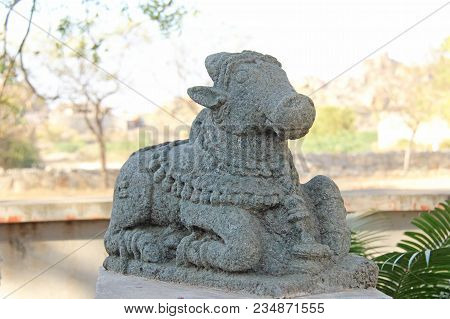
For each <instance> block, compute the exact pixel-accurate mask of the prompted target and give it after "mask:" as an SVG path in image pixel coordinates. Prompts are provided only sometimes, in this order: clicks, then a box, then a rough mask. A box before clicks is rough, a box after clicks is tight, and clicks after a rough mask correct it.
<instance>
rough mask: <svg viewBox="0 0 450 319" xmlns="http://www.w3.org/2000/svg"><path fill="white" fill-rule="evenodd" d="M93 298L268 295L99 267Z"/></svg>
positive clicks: (352, 295) (364, 294)
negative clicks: (172, 280)
mask: <svg viewBox="0 0 450 319" xmlns="http://www.w3.org/2000/svg"><path fill="white" fill-rule="evenodd" d="M95 298H96V299H260V298H271V296H261V295H254V294H249V293H246V292H243V291H226V290H223V289H218V288H209V287H202V286H198V285H196V286H190V285H188V284H185V283H183V284H179V283H172V282H165V281H160V280H154V279H146V278H142V277H137V276H133V275H122V274H119V273H116V272H112V271H107V270H105V269H104V268H103V267H101V268H100V269H99V274H98V279H97V285H96V294H95ZM294 298H298V299H390V297H389V296H387V295H385V294H383V293H382V292H380V291H378V290H376V289H375V288H368V289H345V290H341V291H336V292H328V293H324V294H316V295H303V296H294Z"/></svg>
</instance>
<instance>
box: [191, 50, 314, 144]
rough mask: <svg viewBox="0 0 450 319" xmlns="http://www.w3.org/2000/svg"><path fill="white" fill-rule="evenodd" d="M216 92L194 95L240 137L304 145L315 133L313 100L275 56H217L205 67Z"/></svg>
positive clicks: (207, 90) (250, 53)
mask: <svg viewBox="0 0 450 319" xmlns="http://www.w3.org/2000/svg"><path fill="white" fill-rule="evenodd" d="M205 65H206V69H207V70H208V73H209V75H210V77H211V78H212V80H213V81H214V86H213V87H207V86H196V87H192V88H190V89H188V94H189V96H190V97H191V98H192V99H193V100H194V101H195V102H197V103H199V104H201V105H203V106H205V107H207V108H209V109H210V110H211V112H212V116H213V119H214V121H215V123H216V124H217V125H220V126H221V127H222V128H224V129H226V130H229V131H232V133H235V134H247V133H251V132H255V131H258V132H261V131H272V132H274V133H276V134H277V135H278V136H279V137H280V138H281V139H283V140H285V139H298V138H300V137H303V136H305V135H306V134H307V133H308V130H309V129H310V128H311V126H312V124H313V122H314V118H315V109H314V104H313V102H312V100H311V99H310V98H309V97H307V96H305V95H302V94H298V93H297V92H296V91H295V90H294V88H293V87H292V85H291V84H290V83H289V80H288V78H287V76H286V73H285V72H284V71H283V69H282V68H281V64H280V63H279V62H278V61H277V60H276V59H275V58H274V57H272V56H269V55H263V54H260V53H257V52H253V51H243V52H242V53H225V52H222V53H216V54H213V55H210V56H208V57H207V58H206V61H205Z"/></svg>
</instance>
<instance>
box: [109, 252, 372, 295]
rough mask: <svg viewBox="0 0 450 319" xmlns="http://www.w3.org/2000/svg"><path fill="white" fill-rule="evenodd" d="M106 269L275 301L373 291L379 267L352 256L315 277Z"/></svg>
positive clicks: (127, 264)
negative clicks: (356, 290)
mask: <svg viewBox="0 0 450 319" xmlns="http://www.w3.org/2000/svg"><path fill="white" fill-rule="evenodd" d="M103 266H104V267H105V269H107V270H111V271H115V272H117V273H122V274H124V275H135V276H138V277H144V278H148V279H156V280H159V281H164V282H173V283H182V284H186V285H188V286H195V287H198V286H203V287H211V288H216V289H223V290H224V291H232V292H243V293H246V294H250V295H258V296H263V297H264V296H267V297H275V298H292V297H298V296H301V295H311V294H320V293H328V292H332V291H341V290H344V289H349V288H356V289H367V288H373V287H375V286H376V282H377V275H378V267H377V266H376V265H375V264H374V263H373V262H372V261H370V260H368V259H366V258H363V257H360V256H356V255H352V254H349V255H347V256H346V257H344V258H343V259H342V260H341V261H340V262H339V263H338V264H335V265H330V266H329V267H328V268H327V269H326V270H324V271H322V272H320V273H318V274H315V275H311V274H307V273H303V274H302V273H299V274H289V275H282V276H273V275H264V274H257V273H251V272H248V273H237V272H236V273H227V272H223V271H217V270H211V269H205V268H196V267H180V266H177V265H176V264H175V263H174V262H173V263H166V264H158V263H148V262H143V261H140V260H135V259H125V258H120V257H116V256H109V257H107V258H106V259H105V262H104V263H103Z"/></svg>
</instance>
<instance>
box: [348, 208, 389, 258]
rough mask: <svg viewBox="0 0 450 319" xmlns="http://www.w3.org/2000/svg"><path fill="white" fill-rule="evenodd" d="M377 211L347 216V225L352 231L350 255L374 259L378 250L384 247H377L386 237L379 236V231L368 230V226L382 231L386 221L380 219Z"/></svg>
mask: <svg viewBox="0 0 450 319" xmlns="http://www.w3.org/2000/svg"><path fill="white" fill-rule="evenodd" d="M375 213H376V211H369V212H366V213H362V214H359V213H353V214H349V215H347V223H348V225H349V227H350V229H351V243H350V253H353V254H356V255H359V256H363V257H366V258H373V257H374V256H375V255H376V253H377V250H378V249H380V248H383V246H375V245H374V244H375V243H376V242H379V241H380V240H381V239H383V238H384V236H382V235H379V232H378V231H371V230H367V229H366V228H367V227H368V226H370V227H376V226H378V228H380V229H382V228H383V224H384V222H385V221H384V219H382V218H380V217H378V216H377V215H376V214H375Z"/></svg>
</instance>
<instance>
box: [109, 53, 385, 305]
mask: <svg viewBox="0 0 450 319" xmlns="http://www.w3.org/2000/svg"><path fill="white" fill-rule="evenodd" d="M205 65H206V69H207V71H208V73H209V75H210V77H211V79H212V80H213V82H214V85H213V86H212V87H207V86H197V87H193V88H190V89H188V94H189V96H190V97H191V98H192V99H193V100H194V101H195V102H197V103H199V104H201V105H202V106H204V109H203V110H202V111H201V112H200V113H199V114H198V115H197V117H196V119H195V120H194V122H193V123H192V128H191V132H190V136H189V139H187V140H180V141H173V142H167V143H164V144H159V145H153V146H148V147H145V148H142V149H140V150H138V151H137V152H135V153H133V154H132V155H131V156H130V158H129V159H128V160H127V162H126V163H125V164H124V165H123V167H122V169H121V170H120V173H119V176H118V178H117V180H116V186H115V189H114V199H113V207H112V214H111V221H110V225H109V228H108V231H107V233H106V235H105V247H106V250H107V252H108V254H109V257H108V258H107V259H106V260H105V262H104V267H105V268H106V269H108V270H113V271H116V272H119V273H123V274H133V275H137V276H142V277H147V278H154V279H158V280H163V281H171V282H178V283H188V284H189V285H194V286H195V285H201V286H209V287H218V288H222V289H228V290H235V291H245V292H247V293H250V294H258V295H268V296H274V297H286V296H294V295H297V296H298V295H302V294H310V293H321V292H328V291H336V290H340V289H348V288H362V289H365V288H370V287H375V285H376V281H377V267H376V265H375V264H373V263H372V262H371V261H369V260H366V259H364V258H362V257H358V256H353V255H349V253H348V252H349V247H350V230H349V228H348V226H347V224H346V220H345V216H346V213H347V212H346V210H345V207H344V203H343V200H342V197H341V194H340V192H339V189H338V187H337V186H336V184H335V183H334V182H333V181H332V180H331V179H330V178H328V177H325V176H316V177H314V178H312V179H311V180H310V181H309V182H307V183H306V184H300V182H299V176H298V173H297V170H296V168H295V166H294V163H293V159H292V154H291V152H290V150H289V147H288V143H287V141H288V140H289V139H298V138H301V137H303V136H305V135H306V134H307V133H308V130H309V129H310V128H311V126H312V125H313V122H314V118H315V108H314V104H313V102H312V100H311V99H310V98H308V97H307V96H305V95H302V94H299V93H297V92H296V91H295V90H294V89H293V87H292V85H291V84H290V83H289V80H288V78H287V75H286V73H285V72H284V71H283V69H282V68H281V64H280V63H279V62H278V61H277V60H276V59H275V58H274V57H272V56H269V55H264V54H260V53H257V52H253V51H243V52H241V53H224V52H222V53H217V54H213V55H210V56H208V57H207V58H206V61H205Z"/></svg>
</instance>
